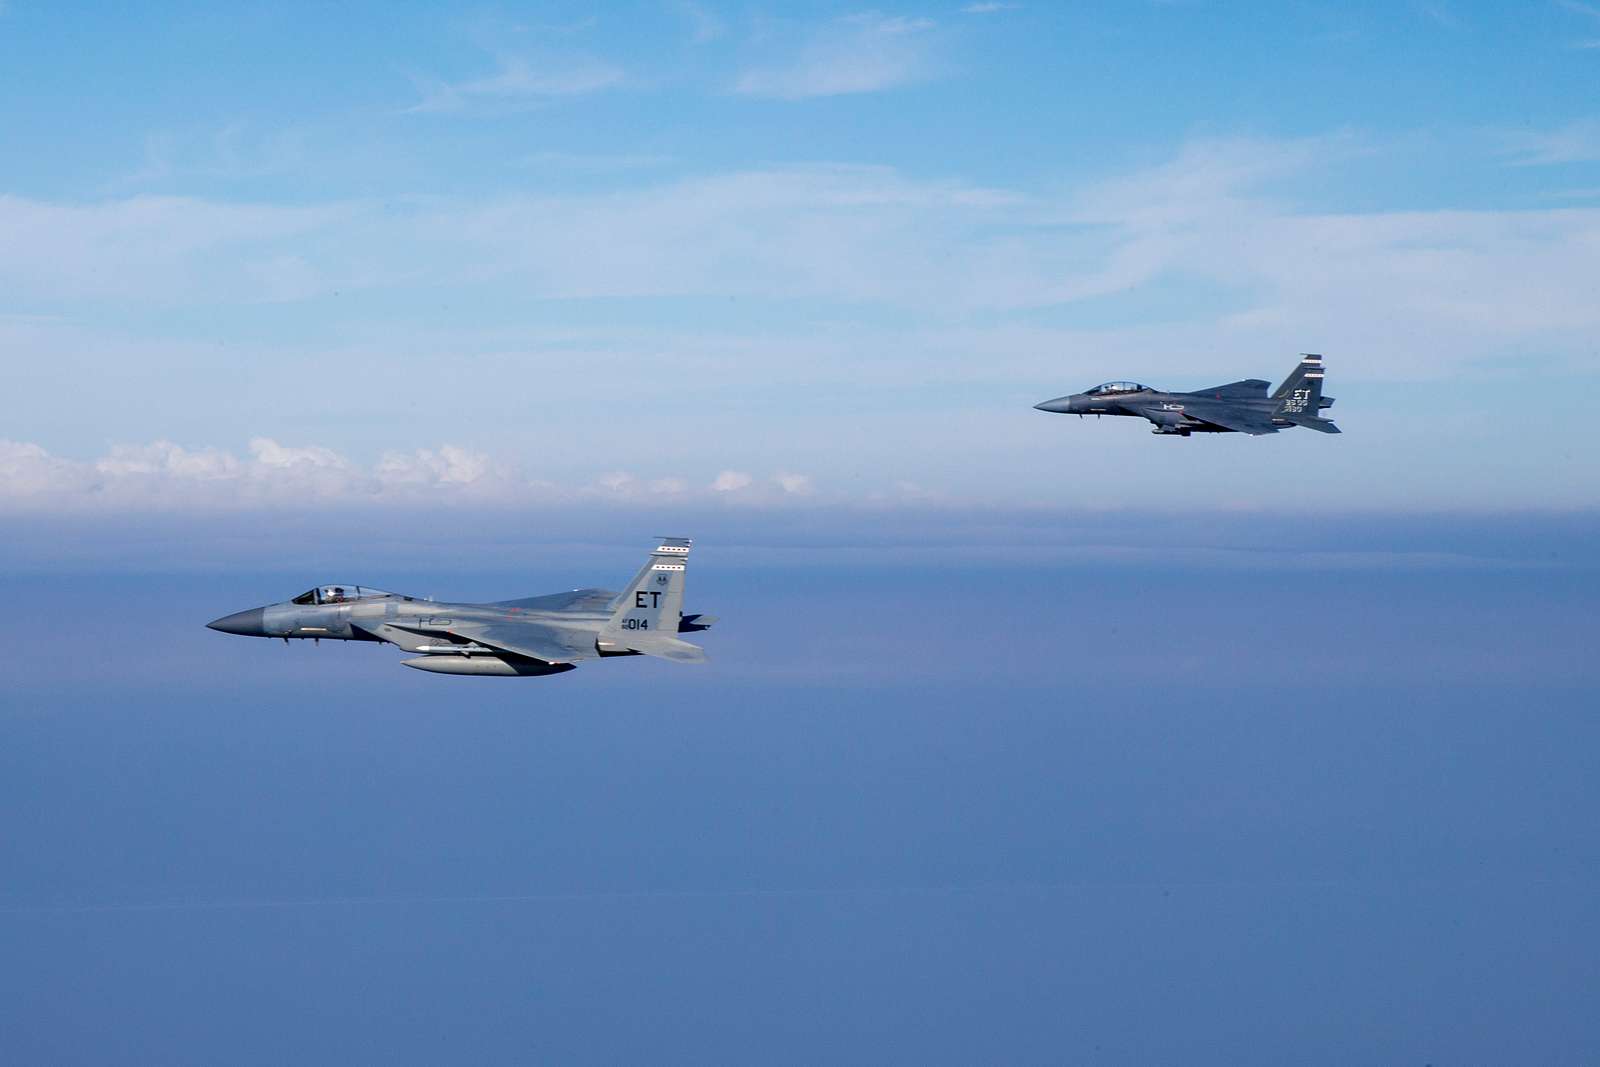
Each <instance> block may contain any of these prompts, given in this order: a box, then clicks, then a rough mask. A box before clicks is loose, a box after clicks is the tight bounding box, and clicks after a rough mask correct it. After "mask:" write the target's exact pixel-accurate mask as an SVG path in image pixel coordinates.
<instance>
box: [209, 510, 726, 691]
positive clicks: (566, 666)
mask: <svg viewBox="0 0 1600 1067" xmlns="http://www.w3.org/2000/svg"><path fill="white" fill-rule="evenodd" d="M691 544H693V542H692V541H690V540H689V539H688V538H685V537H664V538H662V539H661V543H660V544H659V545H658V546H657V547H656V549H655V551H653V552H651V553H650V558H649V559H648V560H646V561H645V564H644V566H643V567H642V568H640V570H639V573H638V574H636V575H634V577H633V581H632V582H630V583H629V584H628V588H627V589H625V590H623V591H622V592H620V593H613V592H611V591H609V590H606V589H575V590H573V591H572V592H570V593H552V594H550V595H549V596H536V597H529V598H527V599H524V600H501V601H496V602H495V603H492V604H446V603H438V602H435V601H433V600H427V599H424V598H421V597H413V596H404V595H402V594H400V593H386V592H384V591H383V590H381V589H372V588H370V587H368V586H364V585H319V586H317V587H316V588H315V589H310V590H307V591H306V592H304V593H301V594H300V595H299V596H297V597H295V598H294V599H293V600H287V601H284V602H283V603H281V604H269V605H267V606H266V607H262V608H250V609H248V610H246V611H238V612H234V613H233V614H232V615H225V616H223V617H222V618H220V619H217V620H216V621H215V622H208V623H206V625H207V626H209V627H210V628H211V629H213V630H220V631H222V632H223V633H225V634H240V635H242V636H245V637H281V638H282V639H283V640H284V643H286V644H287V643H288V641H289V639H290V638H301V639H304V638H311V639H312V640H314V641H321V640H323V639H330V640H335V641H383V642H387V643H389V644H392V645H398V646H399V647H400V648H401V649H402V650H403V651H405V652H415V653H420V655H418V656H417V657H416V658H415V659H407V660H401V661H400V662H401V663H403V664H405V665H406V666H407V667H415V668H416V669H417V670H419V671H432V672H433V673H435V674H476V675H489V676H498V677H504V678H527V677H536V676H539V675H545V674H560V673H561V672H563V671H570V670H572V669H573V668H574V667H576V666H577V665H578V663H579V662H581V661H583V660H589V659H604V658H606V657H609V656H640V655H642V656H661V657H662V658H664V659H670V660H677V661H678V662H680V663H701V662H704V661H705V658H706V657H705V651H704V650H703V649H701V648H700V647H699V646H698V645H691V644H690V643H689V642H687V641H684V640H682V639H681V638H679V637H678V636H677V635H678V634H681V633H694V632H696V631H698V630H705V629H707V628H709V627H710V626H711V624H712V623H713V622H715V621H716V620H715V619H714V618H712V617H711V616H709V615H685V614H683V583H684V577H685V568H686V567H687V565H688V562H689V547H690V545H691Z"/></svg>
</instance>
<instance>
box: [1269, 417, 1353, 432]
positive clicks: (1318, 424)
mask: <svg viewBox="0 0 1600 1067" xmlns="http://www.w3.org/2000/svg"><path fill="white" fill-rule="evenodd" d="M1280 418H1285V419H1288V420H1289V421H1290V422H1292V423H1294V424H1295V425H1296V426H1304V427H1305V428H1306V429H1308V430H1316V431H1317V432H1318V433H1340V432H1341V431H1340V429H1339V427H1337V426H1335V425H1334V424H1333V422H1332V421H1331V420H1329V419H1319V418H1317V417H1316V416H1315V415H1282V416H1280Z"/></svg>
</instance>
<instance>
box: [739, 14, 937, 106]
mask: <svg viewBox="0 0 1600 1067" xmlns="http://www.w3.org/2000/svg"><path fill="white" fill-rule="evenodd" d="M933 28H934V23H933V22H932V21H931V20H929V19H924V18H909V17H906V16H899V15H883V14H879V13H877V12H863V13H861V14H856V15H846V16H844V17H842V18H836V19H833V20H831V21H829V22H827V23H825V24H823V25H821V26H819V27H817V28H816V29H814V30H813V31H811V32H810V34H809V35H804V36H803V37H802V39H801V41H800V43H799V45H798V46H797V47H794V48H793V49H792V50H790V51H789V52H788V53H787V54H784V55H781V56H777V57H770V58H769V59H768V60H767V61H765V62H763V63H761V64H758V65H755V66H752V67H750V68H748V69H747V70H745V71H744V73H743V74H741V75H740V76H739V78H738V81H737V82H736V83H735V85H734V90H735V91H736V92H738V93H742V94H745V95H747V96H768V97H777V98H779V99H783V100H802V99H806V98H809V97H818V96H841V95H845V94H849V93H871V92H878V91H880V90H883V89H892V88H896V87H898V86H902V85H907V84H910V83H912V82H917V81H922V80H924V79H926V78H928V77H931V76H932V75H933V73H934V69H935V64H934V59H933V44H934V35H933V34H932V33H931V32H930V31H931V30H933Z"/></svg>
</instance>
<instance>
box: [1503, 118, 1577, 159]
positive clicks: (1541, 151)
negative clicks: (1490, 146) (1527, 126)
mask: <svg viewBox="0 0 1600 1067" xmlns="http://www.w3.org/2000/svg"><path fill="white" fill-rule="evenodd" d="M1505 141H1506V151H1507V152H1508V153H1509V154H1510V155H1511V156H1512V162H1513V163H1515V164H1517V165H1518V166H1523V167H1548V166H1557V165H1559V164H1563V163H1593V162H1595V161H1596V160H1600V119H1582V120H1580V121H1577V122H1571V123H1568V124H1567V125H1565V126H1561V127H1559V128H1557V129H1553V130H1539V131H1536V132H1525V131H1519V132H1517V133H1513V134H1509V135H1507V137H1506V139H1505Z"/></svg>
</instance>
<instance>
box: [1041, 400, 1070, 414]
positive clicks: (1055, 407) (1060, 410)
mask: <svg viewBox="0 0 1600 1067" xmlns="http://www.w3.org/2000/svg"><path fill="white" fill-rule="evenodd" d="M1033 409H1034V410H1035V411H1049V412H1052V413H1054V414H1056V415H1065V414H1067V413H1068V412H1069V411H1071V410H1072V398H1071V397H1070V396H1058V397H1056V398H1055V399H1054V400H1046V401H1045V402H1044V403H1042V404H1035V405H1033Z"/></svg>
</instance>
